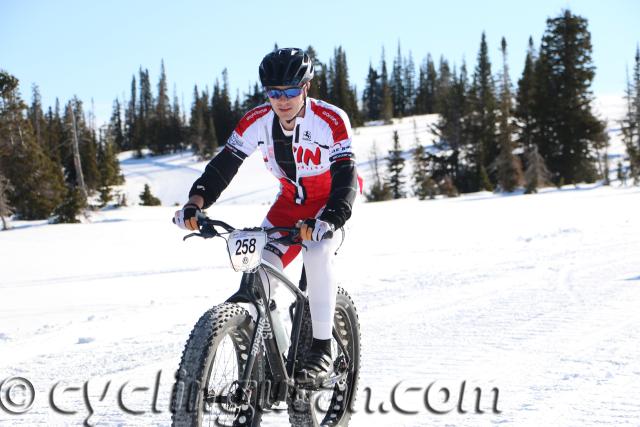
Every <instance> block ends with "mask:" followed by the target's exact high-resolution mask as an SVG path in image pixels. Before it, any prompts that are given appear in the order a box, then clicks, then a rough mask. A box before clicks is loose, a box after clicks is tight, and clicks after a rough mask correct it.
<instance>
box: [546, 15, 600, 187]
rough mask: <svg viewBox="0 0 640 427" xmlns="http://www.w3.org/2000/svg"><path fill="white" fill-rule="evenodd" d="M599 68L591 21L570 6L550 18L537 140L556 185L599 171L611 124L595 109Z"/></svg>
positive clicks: (593, 175) (592, 176)
mask: <svg viewBox="0 0 640 427" xmlns="http://www.w3.org/2000/svg"><path fill="white" fill-rule="evenodd" d="M594 70H595V67H594V66H593V64H592V61H591V35H590V33H589V30H588V28H587V20H586V19H584V18H582V17H580V16H578V15H573V14H572V13H571V12H570V11H569V10H565V11H564V12H563V14H562V15H561V16H559V17H556V18H552V19H548V20H547V29H546V31H545V34H544V36H543V38H542V45H541V47H540V54H539V58H538V61H537V63H536V71H535V74H536V76H535V83H536V86H535V91H534V92H535V101H534V104H535V106H534V117H535V120H536V124H537V125H536V133H535V136H534V142H536V143H537V145H538V148H539V150H540V154H541V155H542V156H543V157H544V158H545V159H546V161H547V165H548V166H549V169H550V170H551V172H552V173H553V181H554V183H555V184H556V185H561V184H562V183H578V182H584V181H586V182H593V181H594V180H595V178H596V176H597V174H596V169H595V167H594V161H595V156H594V144H596V142H597V141H598V140H602V133H603V132H604V129H605V126H604V123H603V122H601V121H599V120H598V119H597V118H596V117H595V116H594V115H593V113H592V111H591V102H592V94H591V92H590V89H589V87H590V85H591V82H592V80H593V77H594V75H595V71H594Z"/></svg>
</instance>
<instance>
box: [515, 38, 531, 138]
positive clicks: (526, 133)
mask: <svg viewBox="0 0 640 427" xmlns="http://www.w3.org/2000/svg"><path fill="white" fill-rule="evenodd" d="M535 61H536V56H535V50H534V47H533V39H532V38H531V37H529V49H528V51H527V57H526V59H525V62H524V70H523V71H522V77H521V78H520V80H518V92H517V95H516V109H515V112H514V116H515V118H516V119H517V122H516V123H517V126H518V143H519V144H520V145H522V146H523V147H524V148H525V149H529V148H531V146H532V145H533V143H534V142H533V134H534V129H535V126H536V124H535V119H534V117H533V109H534V108H533V101H534V94H533V90H534V74H533V73H534V69H535Z"/></svg>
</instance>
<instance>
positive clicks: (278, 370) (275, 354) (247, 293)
mask: <svg viewBox="0 0 640 427" xmlns="http://www.w3.org/2000/svg"><path fill="white" fill-rule="evenodd" d="M260 269H262V270H263V271H264V272H265V274H266V275H267V276H269V275H270V276H273V277H274V278H275V279H276V280H279V281H280V282H281V283H283V284H284V285H285V287H286V289H287V290H289V292H291V293H292V294H294V295H295V298H296V301H295V317H294V319H293V322H292V325H293V326H292V331H291V344H290V347H289V353H288V355H287V365H286V366H285V364H284V361H283V360H282V357H281V356H280V355H281V354H282V353H283V352H284V351H285V350H286V349H280V348H279V347H278V342H277V341H276V339H275V336H274V334H273V333H271V334H264V333H263V332H264V331H265V330H267V331H272V330H273V328H272V327H271V325H272V324H273V322H274V319H273V318H272V316H271V310H269V309H268V307H269V299H268V297H267V295H266V293H265V290H264V287H263V283H262V278H261V277H260V273H259V270H260ZM300 285H301V288H302V290H301V289H299V288H298V287H297V286H296V285H294V284H293V283H291V281H290V280H289V279H288V278H287V277H286V276H285V275H284V274H283V273H282V272H280V271H279V270H278V269H277V268H275V267H273V266H271V265H270V264H268V263H267V262H264V261H263V262H262V264H261V265H260V266H259V267H258V269H256V270H254V271H251V272H247V273H244V274H243V275H242V280H241V281H240V288H239V289H238V291H237V292H236V293H234V294H233V295H232V296H231V297H229V298H228V299H227V302H232V303H249V304H253V306H254V307H255V308H256V311H257V312H258V316H257V319H256V327H255V329H254V333H253V337H252V338H251V347H250V349H251V351H250V353H249V357H248V358H247V361H246V362H245V363H246V365H245V369H244V374H243V378H242V379H241V383H240V384H241V388H244V389H245V390H242V395H246V394H245V392H246V389H248V388H249V384H250V382H249V381H250V378H251V373H252V371H253V366H254V364H255V360H256V356H257V354H258V352H259V351H260V344H261V342H262V340H264V344H265V348H266V356H267V360H268V362H269V366H270V367H271V373H272V376H273V379H274V382H275V384H274V385H275V386H277V387H279V390H278V393H277V400H284V399H285V398H286V393H287V387H282V386H281V384H286V385H287V386H294V380H293V369H294V363H295V359H296V349H297V347H298V340H299V336H300V327H301V323H302V314H303V309H304V303H305V301H306V296H305V294H304V293H303V290H304V289H305V288H306V280H305V278H304V271H303V276H302V278H301V283H300ZM275 321H276V322H280V319H276V320H275Z"/></svg>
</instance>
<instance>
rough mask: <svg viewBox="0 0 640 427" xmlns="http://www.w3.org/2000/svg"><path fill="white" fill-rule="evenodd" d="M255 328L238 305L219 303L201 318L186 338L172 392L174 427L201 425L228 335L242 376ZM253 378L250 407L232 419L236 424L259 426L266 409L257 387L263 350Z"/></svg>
mask: <svg viewBox="0 0 640 427" xmlns="http://www.w3.org/2000/svg"><path fill="white" fill-rule="evenodd" d="M253 331H254V321H253V320H252V318H251V316H250V315H249V313H248V312H247V311H246V310H245V309H244V308H242V307H240V306H239V305H237V304H233V303H224V304H220V305H218V306H216V307H214V308H212V309H210V310H208V311H207V312H205V313H204V314H203V315H202V316H201V317H200V319H199V320H198V322H197V323H196V324H195V326H194V327H193V330H192V331H191V334H190V336H189V339H188V340H187V343H186V345H185V348H184V350H183V352H182V359H181V361H180V367H179V368H178V372H177V373H176V383H175V385H174V387H173V390H172V393H171V411H172V417H171V421H172V423H171V425H172V426H175V427H200V426H201V425H202V422H203V418H204V416H205V415H206V414H205V401H204V389H205V388H206V385H207V384H208V382H209V377H210V375H211V369H212V367H213V363H214V360H215V356H216V351H217V349H218V346H219V344H220V343H221V342H222V341H223V339H224V338H225V337H227V336H228V337H230V339H231V342H233V346H234V350H235V354H236V363H237V366H238V371H239V372H238V373H237V377H236V378H235V379H236V380H237V379H240V378H241V376H242V373H243V371H244V367H245V362H246V359H247V358H248V356H249V351H250V346H251V337H252V336H253ZM251 379H252V385H251V398H250V407H249V408H244V409H241V410H240V412H239V414H238V415H237V417H236V419H235V420H234V421H233V425H234V426H236V425H237V426H259V425H260V422H261V419H262V413H263V410H262V408H260V405H259V403H258V401H259V396H258V392H257V390H259V385H260V384H261V382H262V380H263V379H264V358H263V357H262V349H260V352H259V353H258V356H257V357H256V362H255V364H254V367H253V371H252V376H251ZM251 408H253V410H252V409H251ZM216 425H218V424H216Z"/></svg>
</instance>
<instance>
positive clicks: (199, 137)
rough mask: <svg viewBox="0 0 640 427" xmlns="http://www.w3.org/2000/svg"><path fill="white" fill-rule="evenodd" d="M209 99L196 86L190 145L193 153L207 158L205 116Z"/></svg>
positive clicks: (190, 126)
mask: <svg viewBox="0 0 640 427" xmlns="http://www.w3.org/2000/svg"><path fill="white" fill-rule="evenodd" d="M206 104H207V98H206V96H205V95H203V96H202V97H201V96H200V93H199V91H198V86H197V85H196V86H195V87H194V89H193V104H192V106H191V118H190V121H189V144H190V146H191V149H192V150H193V152H194V153H195V154H197V155H199V156H200V157H203V158H204V156H205V151H206V149H205V132H206V130H207V129H206V125H205V115H206Z"/></svg>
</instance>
